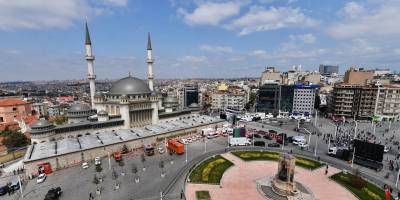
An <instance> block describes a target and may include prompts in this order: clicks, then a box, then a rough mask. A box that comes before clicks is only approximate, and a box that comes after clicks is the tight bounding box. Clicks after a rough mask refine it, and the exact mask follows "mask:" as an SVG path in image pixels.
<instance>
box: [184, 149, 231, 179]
mask: <svg viewBox="0 0 400 200" xmlns="http://www.w3.org/2000/svg"><path fill="white" fill-rule="evenodd" d="M232 165H233V163H232V162H230V161H229V160H226V159H225V158H223V157H222V156H220V155H217V156H214V157H211V158H209V159H207V160H205V161H203V162H201V163H200V164H199V165H197V166H196V167H195V168H194V169H193V170H192V172H191V173H190V176H189V179H190V182H192V183H208V184H219V182H220V180H221V178H222V175H223V174H224V172H225V171H226V170H227V169H228V168H229V167H231V166H232Z"/></svg>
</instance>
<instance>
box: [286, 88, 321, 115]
mask: <svg viewBox="0 0 400 200" xmlns="http://www.w3.org/2000/svg"><path fill="white" fill-rule="evenodd" d="M318 89H319V85H301V84H298V85H295V87H294V96H293V111H292V112H293V113H303V114H313V113H314V110H315V109H314V105H315V97H316V95H317V91H318Z"/></svg>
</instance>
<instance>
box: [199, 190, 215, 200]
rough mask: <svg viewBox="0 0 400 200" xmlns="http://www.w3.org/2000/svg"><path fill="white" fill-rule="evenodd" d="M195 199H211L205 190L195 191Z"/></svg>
mask: <svg viewBox="0 0 400 200" xmlns="http://www.w3.org/2000/svg"><path fill="white" fill-rule="evenodd" d="M196 199H197V200H211V196H210V193H209V192H208V191H205V190H201V191H196Z"/></svg>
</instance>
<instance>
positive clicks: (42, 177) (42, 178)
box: [36, 174, 47, 183]
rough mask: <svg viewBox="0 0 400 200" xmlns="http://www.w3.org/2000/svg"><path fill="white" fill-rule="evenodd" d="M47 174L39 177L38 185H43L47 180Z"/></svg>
mask: <svg viewBox="0 0 400 200" xmlns="http://www.w3.org/2000/svg"><path fill="white" fill-rule="evenodd" d="M46 177H47V176H46V174H39V176H38V177H37V180H36V182H37V183H43V182H44V181H45V180H46Z"/></svg>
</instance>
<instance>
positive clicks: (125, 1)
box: [104, 0, 128, 6]
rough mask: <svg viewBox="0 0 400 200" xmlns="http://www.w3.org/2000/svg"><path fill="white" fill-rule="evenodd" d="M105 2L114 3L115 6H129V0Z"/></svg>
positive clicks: (106, 1)
mask: <svg viewBox="0 0 400 200" xmlns="http://www.w3.org/2000/svg"><path fill="white" fill-rule="evenodd" d="M104 2H105V3H108V4H111V5H114V6H127V5H128V0H104Z"/></svg>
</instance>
